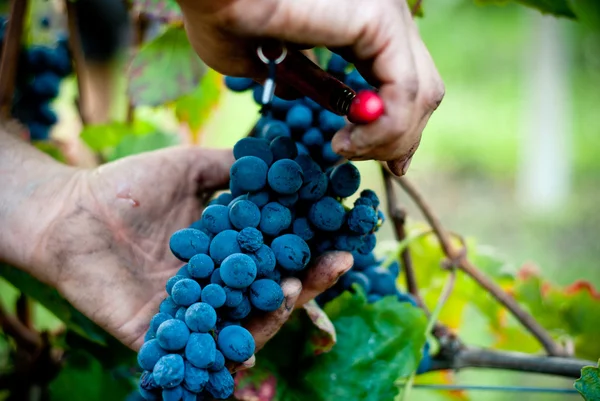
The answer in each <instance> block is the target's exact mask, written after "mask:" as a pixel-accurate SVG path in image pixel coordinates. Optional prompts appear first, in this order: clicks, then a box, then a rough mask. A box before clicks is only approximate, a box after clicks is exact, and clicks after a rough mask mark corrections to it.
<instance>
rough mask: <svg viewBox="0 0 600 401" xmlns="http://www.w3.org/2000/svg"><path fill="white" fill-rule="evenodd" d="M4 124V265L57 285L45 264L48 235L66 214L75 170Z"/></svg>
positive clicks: (0, 252)
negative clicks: (65, 203)
mask: <svg viewBox="0 0 600 401" xmlns="http://www.w3.org/2000/svg"><path fill="white" fill-rule="evenodd" d="M8 130H9V128H8V127H7V126H5V125H3V126H0V261H2V262H6V263H10V264H12V265H14V266H17V267H20V268H22V269H23V270H25V271H27V272H28V273H30V274H32V275H34V276H35V277H37V278H39V279H40V280H42V281H45V282H48V283H52V282H53V281H55V273H56V272H55V271H54V268H53V267H52V266H50V265H47V264H46V263H45V262H44V255H45V254H46V252H45V251H46V250H45V249H44V247H45V237H44V234H45V233H46V232H47V230H48V228H49V227H50V226H51V224H52V223H53V221H54V220H55V219H56V218H57V217H58V215H59V214H60V209H61V207H62V204H63V203H64V202H65V194H66V193H68V192H69V185H71V184H70V183H72V182H73V177H74V176H75V171H76V170H75V169H73V168H71V167H68V166H66V165H63V164H61V163H59V162H57V161H55V160H54V159H52V158H51V157H49V156H48V155H46V154H44V153H42V152H40V151H39V150H37V149H35V148H34V147H33V146H31V145H30V144H28V143H26V142H24V141H23V140H21V139H20V138H18V137H17V136H16V135H14V134H12V133H9V132H8Z"/></svg>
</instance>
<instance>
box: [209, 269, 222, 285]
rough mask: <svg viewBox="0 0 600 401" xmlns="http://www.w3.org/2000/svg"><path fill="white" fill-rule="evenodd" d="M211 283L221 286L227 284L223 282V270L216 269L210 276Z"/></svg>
mask: <svg viewBox="0 0 600 401" xmlns="http://www.w3.org/2000/svg"><path fill="white" fill-rule="evenodd" d="M210 283H211V284H218V285H220V286H224V285H225V283H224V282H223V279H222V278H221V269H220V268H216V269H215V270H214V271H213V272H212V274H211V275H210Z"/></svg>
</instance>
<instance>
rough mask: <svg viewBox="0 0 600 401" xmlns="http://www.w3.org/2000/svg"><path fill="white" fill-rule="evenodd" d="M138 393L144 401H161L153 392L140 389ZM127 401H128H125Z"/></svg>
mask: <svg viewBox="0 0 600 401" xmlns="http://www.w3.org/2000/svg"><path fill="white" fill-rule="evenodd" d="M138 391H139V393H140V397H142V399H143V400H145V401H160V400H161V396H159V395H158V394H157V393H156V392H155V391H149V390H145V389H143V388H140V389H139V390H138ZM127 401H129V400H127Z"/></svg>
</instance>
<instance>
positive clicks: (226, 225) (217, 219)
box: [202, 205, 232, 234]
mask: <svg viewBox="0 0 600 401" xmlns="http://www.w3.org/2000/svg"><path fill="white" fill-rule="evenodd" d="M202 223H203V225H204V227H205V228H206V230H208V231H209V232H211V233H212V234H218V233H220V232H221V231H225V230H230V229H231V228H232V227H231V222H230V221H229V208H228V207H227V206H223V205H210V206H208V207H207V208H206V209H204V211H203V212H202Z"/></svg>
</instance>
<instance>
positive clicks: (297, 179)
mask: <svg viewBox="0 0 600 401" xmlns="http://www.w3.org/2000/svg"><path fill="white" fill-rule="evenodd" d="M267 177H268V178H267V179H268V182H269V186H270V187H271V189H272V190H273V191H275V192H277V193H279V194H283V195H290V194H293V193H295V192H297V191H298V190H299V189H300V187H302V183H303V174H302V167H300V165H299V164H298V163H296V162H295V161H293V160H290V159H282V160H277V161H276V162H275V163H273V164H272V165H271V168H269V172H268V176H267Z"/></svg>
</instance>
